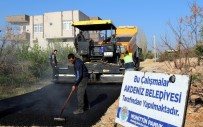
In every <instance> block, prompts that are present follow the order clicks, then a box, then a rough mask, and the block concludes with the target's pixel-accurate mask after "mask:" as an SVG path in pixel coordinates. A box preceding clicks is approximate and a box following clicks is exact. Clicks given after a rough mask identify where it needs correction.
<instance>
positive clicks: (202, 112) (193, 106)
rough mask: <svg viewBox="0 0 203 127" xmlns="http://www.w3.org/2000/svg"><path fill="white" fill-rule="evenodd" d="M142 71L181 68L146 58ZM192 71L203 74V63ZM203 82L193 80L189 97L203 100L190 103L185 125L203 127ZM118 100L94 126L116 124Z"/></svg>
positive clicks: (163, 70)
mask: <svg viewBox="0 0 203 127" xmlns="http://www.w3.org/2000/svg"><path fill="white" fill-rule="evenodd" d="M191 61H193V62H194V63H195V61H196V60H195V59H193V60H191ZM194 63H192V62H191V64H194ZM194 65H195V64H194ZM141 71H149V72H161V73H175V74H180V73H181V72H180V71H179V70H176V69H173V64H169V63H168V62H153V60H149V59H148V60H145V61H144V62H141ZM190 71H191V72H190V74H196V73H199V74H201V75H202V76H203V65H201V66H193V67H192V68H191V69H190ZM202 82H203V78H202V77H201V81H200V82H199V81H196V82H192V84H191V88H190V95H189V98H193V100H195V101H196V100H198V99H201V101H200V103H188V107H187V114H186V120H185V127H203V103H202V102H203V99H202V98H203V83H202ZM194 93H196V94H194ZM197 93H198V94H197ZM200 95H201V96H200ZM199 97H201V98H199ZM118 101H119V98H118V99H117V100H116V101H115V102H114V104H112V105H111V106H110V107H109V109H108V110H107V112H106V113H105V114H104V116H103V117H102V118H101V120H100V121H99V122H98V123H97V124H95V125H94V126H93V127H113V126H114V121H115V116H116V112H117V108H118ZM189 102H190V101H189ZM192 102H193V101H192ZM117 127H122V126H121V125H117Z"/></svg>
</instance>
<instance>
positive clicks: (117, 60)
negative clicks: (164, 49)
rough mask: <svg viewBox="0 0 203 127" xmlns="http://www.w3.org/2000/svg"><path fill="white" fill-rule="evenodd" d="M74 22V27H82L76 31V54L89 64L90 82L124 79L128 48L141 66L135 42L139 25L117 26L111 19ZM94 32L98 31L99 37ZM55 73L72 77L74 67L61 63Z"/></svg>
mask: <svg viewBox="0 0 203 127" xmlns="http://www.w3.org/2000/svg"><path fill="white" fill-rule="evenodd" d="M72 26H73V27H74V31H76V30H79V31H80V32H79V34H78V35H75V42H74V45H75V49H76V53H77V55H78V56H79V57H80V58H81V59H82V60H83V61H84V62H85V65H86V66H87V68H88V72H89V74H90V79H89V82H90V83H121V82H122V81H123V76H124V70H125V68H124V64H123V58H124V53H125V51H126V50H128V51H129V53H130V54H131V55H132V56H133V60H134V63H135V69H136V70H139V65H140V60H139V54H140V52H141V49H140V48H139V47H138V46H137V42H136V41H137V40H136V34H137V31H138V29H137V27H135V26H122V27H118V28H117V27H116V26H115V25H114V24H113V22H112V21H111V20H85V21H77V22H73V23H72ZM91 35H97V36H96V38H97V39H95V36H91ZM91 37H92V38H91ZM56 76H57V77H59V78H60V77H67V78H69V79H73V77H74V76H75V75H74V71H73V67H72V66H68V67H66V68H64V67H58V74H57V75H56Z"/></svg>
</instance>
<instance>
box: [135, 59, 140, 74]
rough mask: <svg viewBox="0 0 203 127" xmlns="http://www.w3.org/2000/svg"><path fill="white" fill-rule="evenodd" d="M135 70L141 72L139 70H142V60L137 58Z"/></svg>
mask: <svg viewBox="0 0 203 127" xmlns="http://www.w3.org/2000/svg"><path fill="white" fill-rule="evenodd" d="M135 70H136V71H139V70H140V59H139V58H136V62H135Z"/></svg>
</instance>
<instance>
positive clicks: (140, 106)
mask: <svg viewBox="0 0 203 127" xmlns="http://www.w3.org/2000/svg"><path fill="white" fill-rule="evenodd" d="M189 88H190V76H188V75H172V74H163V73H152V72H139V71H127V72H126V74H125V76H124V79H123V84H122V89H121V94H120V99H119V107H118V110H117V114H116V119H115V122H116V123H118V124H121V125H123V126H125V127H131V126H141V127H182V126H184V123H185V115H186V109H187V100H188V94H189Z"/></svg>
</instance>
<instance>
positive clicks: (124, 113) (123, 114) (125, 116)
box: [119, 107, 129, 121]
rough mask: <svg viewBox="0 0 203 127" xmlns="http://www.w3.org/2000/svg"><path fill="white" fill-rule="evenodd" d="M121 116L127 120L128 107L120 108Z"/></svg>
mask: <svg viewBox="0 0 203 127" xmlns="http://www.w3.org/2000/svg"><path fill="white" fill-rule="evenodd" d="M119 114H120V118H121V120H123V121H126V120H127V119H128V115H129V111H128V108H127V107H122V108H121V110H120V113H119Z"/></svg>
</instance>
